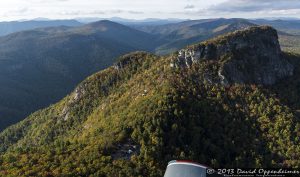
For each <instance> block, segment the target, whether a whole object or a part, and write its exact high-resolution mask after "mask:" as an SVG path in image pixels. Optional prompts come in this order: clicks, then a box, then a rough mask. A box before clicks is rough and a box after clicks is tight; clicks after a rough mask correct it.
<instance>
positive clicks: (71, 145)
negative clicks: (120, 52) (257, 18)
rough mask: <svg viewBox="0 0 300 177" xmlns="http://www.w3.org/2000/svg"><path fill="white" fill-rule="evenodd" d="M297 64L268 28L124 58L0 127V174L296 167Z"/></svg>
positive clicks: (155, 173)
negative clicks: (175, 165) (182, 162)
mask: <svg viewBox="0 0 300 177" xmlns="http://www.w3.org/2000/svg"><path fill="white" fill-rule="evenodd" d="M299 61H300V60H299V56H297V55H294V54H288V53H284V52H282V51H281V49H280V46H279V42H278V35H277V32H276V30H275V29H273V28H271V27H251V28H247V29H245V30H241V31H237V32H233V33H230V34H227V35H225V36H220V37H218V38H214V39H211V40H208V41H205V42H202V43H198V44H195V45H192V46H188V47H186V48H184V49H182V50H179V51H177V52H175V53H173V54H170V55H167V56H164V57H162V56H156V55H153V54H149V53H146V52H135V53H130V54H127V55H124V56H122V57H120V58H119V59H118V61H117V62H116V63H115V64H114V65H113V66H111V67H109V68H107V69H105V70H102V71H100V72H98V73H96V74H94V75H92V76H90V77H88V78H87V79H85V80H84V81H83V82H82V83H80V84H79V85H78V86H77V87H76V88H75V90H74V91H73V92H72V93H70V94H69V95H68V96H66V97H65V98H63V99H62V100H61V101H59V102H57V103H56V104H53V105H51V106H50V107H48V108H45V109H43V110H40V111H37V112H35V113H33V114H32V115H30V116H29V117H27V118H26V119H25V120H23V121H21V122H20V123H18V124H16V125H13V126H12V127H10V128H8V129H6V130H5V131H3V132H2V133H0V175H2V176H153V177H156V176H162V175H163V171H164V169H165V167H166V165H167V162H168V161H169V160H172V159H191V160H195V161H198V162H200V163H203V164H206V165H209V166H211V167H222V168H225V167H227V168H231V167H239V168H242V167H246V168H251V167H252V168H254V167H260V168H261V167H281V168H282V167H294V168H296V167H300V163H299V158H300V146H299V144H300V142H299V141H300V140H299V138H298V137H299V136H300V122H299V114H298V112H297V110H299V108H300V105H299V103H300V102H299V101H300V95H299V91H298V90H299V87H298V85H299V84H300V79H299V77H298V75H299V72H300V68H299V67H300V62H299ZM283 88H284V89H283ZM286 90H288V92H286ZM291 95H293V96H291Z"/></svg>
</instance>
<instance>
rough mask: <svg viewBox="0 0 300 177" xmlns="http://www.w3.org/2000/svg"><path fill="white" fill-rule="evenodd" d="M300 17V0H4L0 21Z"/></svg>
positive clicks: (0, 5)
mask: <svg viewBox="0 0 300 177" xmlns="http://www.w3.org/2000/svg"><path fill="white" fill-rule="evenodd" d="M40 17H42V18H49V19H74V18H82V17H83V18H84V17H98V18H110V17H122V18H128V19H146V18H161V19H167V18H180V19H203V18H220V17H224V18H232V17H236V18H265V17H296V18H300V0H2V1H0V21H11V20H24V19H34V18H40Z"/></svg>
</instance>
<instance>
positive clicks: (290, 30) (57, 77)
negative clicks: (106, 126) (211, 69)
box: [0, 19, 300, 131]
mask: <svg viewBox="0 0 300 177" xmlns="http://www.w3.org/2000/svg"><path fill="white" fill-rule="evenodd" d="M256 24H269V25H272V26H274V27H276V29H278V30H279V31H281V32H279V34H280V42H281V46H282V48H283V49H284V50H286V51H289V52H293V53H299V51H300V47H299V45H298V44H299V42H298V41H300V40H299V39H300V38H299V29H300V25H299V24H300V23H299V22H296V21H269V20H246V19H206V20H192V21H184V22H179V23H171V24H164V25H159V24H157V25H143V24H138V25H136V26H130V27H129V26H124V25H121V24H118V23H114V22H110V21H99V22H95V23H91V24H86V25H83V24H80V23H78V22H76V21H74V20H62V21H44V22H43V21H28V22H3V23H0V35H1V33H2V34H3V35H4V34H7V33H12V32H14V31H20V30H25V29H28V30H27V31H20V32H17V33H12V34H9V35H6V36H1V37H0V85H1V87H0V113H1V115H0V131H2V130H4V129H5V128H7V127H8V126H9V125H12V124H14V123H17V122H19V121H20V120H23V119H24V118H25V117H27V116H28V115H30V114H32V113H33V112H35V111H36V110H39V109H41V108H45V107H48V106H49V105H51V104H54V103H55V102H57V101H59V100H60V99H62V98H63V97H64V96H65V95H67V94H68V93H70V92H71V91H72V90H73V89H74V88H75V87H76V85H78V84H79V83H80V82H81V81H82V80H84V79H85V78H86V77H88V76H89V75H91V74H93V73H95V72H98V71H99V70H102V69H105V68H107V67H109V66H111V65H112V64H113V63H114V62H115V59H116V58H117V57H119V56H121V55H123V54H126V53H128V52H132V51H136V50H145V51H151V52H155V53H156V54H170V53H172V52H175V51H177V50H179V49H181V48H183V47H185V46H186V45H189V44H193V43H198V42H199V41H203V40H206V39H209V38H212V37H215V36H218V35H222V34H224V33H227V32H230V31H234V30H238V29H244V28H247V27H249V26H255V25H256ZM60 25H64V26H60ZM46 26H52V27H47V28H46ZM36 27H45V28H38V29H33V28H36ZM134 28H136V29H134ZM1 30H2V32H1ZM282 31H284V32H282Z"/></svg>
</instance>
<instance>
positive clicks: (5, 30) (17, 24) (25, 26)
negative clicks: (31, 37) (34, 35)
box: [0, 19, 82, 36]
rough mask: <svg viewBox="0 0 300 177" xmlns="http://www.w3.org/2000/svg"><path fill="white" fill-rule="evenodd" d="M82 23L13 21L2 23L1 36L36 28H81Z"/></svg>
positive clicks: (0, 25) (38, 20) (39, 20)
mask: <svg viewBox="0 0 300 177" xmlns="http://www.w3.org/2000/svg"><path fill="white" fill-rule="evenodd" d="M80 25H82V24H81V23H80V22H78V21H76V20H44V19H36V20H29V21H13V22H0V36H4V35H7V34H11V33H14V32H19V31H24V30H32V29H35V28H44V27H56V26H57V27H58V26H80Z"/></svg>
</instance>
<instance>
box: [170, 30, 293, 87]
mask: <svg viewBox="0 0 300 177" xmlns="http://www.w3.org/2000/svg"><path fill="white" fill-rule="evenodd" d="M202 60H215V61H216V62H219V63H220V68H219V71H218V76H219V80H220V82H221V83H223V84H231V83H254V84H262V85H272V84H274V83H275V82H276V81H277V80H279V79H282V78H284V77H286V76H290V75H292V74H293V70H294V67H293V66H292V65H291V64H290V63H289V62H288V61H287V60H286V59H285V58H284V57H283V55H282V52H281V49H280V45H279V42H278V35H277V31H276V30H275V29H273V28H272V27H268V26H261V27H250V28H248V29H246V30H241V31H236V32H233V33H230V34H228V35H225V36H221V37H218V38H215V39H212V40H209V41H206V42H203V43H200V44H198V45H193V46H190V47H188V48H186V49H182V50H180V51H179V52H178V56H177V58H176V59H175V60H174V61H173V62H172V63H171V66H172V67H179V68H183V67H187V68H189V67H191V66H192V65H193V64H194V63H197V62H200V61H202Z"/></svg>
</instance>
